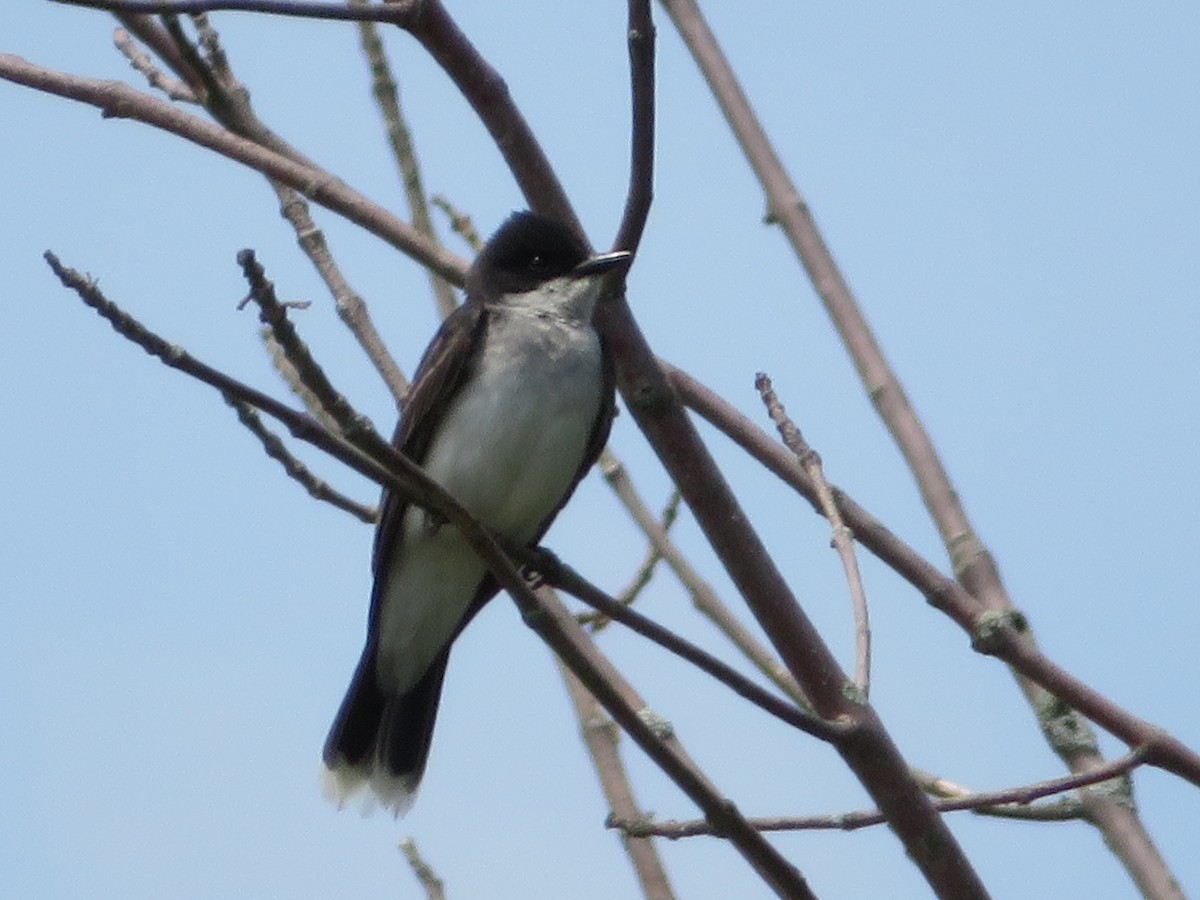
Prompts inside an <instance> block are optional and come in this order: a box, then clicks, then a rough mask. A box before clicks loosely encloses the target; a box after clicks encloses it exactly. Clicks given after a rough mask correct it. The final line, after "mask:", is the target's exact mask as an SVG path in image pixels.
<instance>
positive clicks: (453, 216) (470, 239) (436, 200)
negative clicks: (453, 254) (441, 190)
mask: <svg viewBox="0 0 1200 900" xmlns="http://www.w3.org/2000/svg"><path fill="white" fill-rule="evenodd" d="M430 202H431V203H432V204H433V205H434V206H436V207H437V208H438V209H440V210H441V211H442V212H444V213H445V214H446V216H447V217H448V218H449V219H450V230H451V231H453V232H454V233H455V234H457V235H458V236H459V237H461V238H462V239H463V240H464V241H466V243H467V246H468V247H470V248H471V249H472V250H474V251H475V252H476V253H478V252H479V251H480V250H482V249H483V239H482V238H481V237H480V236H479V232H478V231H476V230H475V223H474V222H472V221H471V217H470V216H468V215H467V214H466V213H465V212H463V211H462V210H460V209H459V208H458V207H457V206H455V205H454V204H453V203H451V202H450V201H449V200H448V199H446V197H445V195H444V194H434V195H433V196H432V197H431V198H430Z"/></svg>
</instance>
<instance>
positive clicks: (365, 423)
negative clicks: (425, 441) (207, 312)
mask: <svg viewBox="0 0 1200 900" xmlns="http://www.w3.org/2000/svg"><path fill="white" fill-rule="evenodd" d="M237 261H238V265H239V266H241V267H242V273H243V274H244V275H245V278H246V281H247V282H248V283H249V285H250V295H249V296H248V297H247V298H246V299H245V300H243V301H242V305H244V304H246V303H247V302H250V301H253V302H254V303H256V304H257V305H258V308H259V315H258V317H259V320H260V321H261V322H262V323H263V324H264V325H266V326H267V327H268V328H269V329H270V330H271V336H272V337H273V338H274V339H275V341H276V342H277V343H278V344H279V346H280V348H281V349H282V350H283V354H284V356H285V357H287V360H288V363H290V364H291V366H292V368H294V369H295V371H296V375H297V377H298V378H299V379H300V382H301V383H302V384H303V385H304V386H305V387H306V388H308V390H309V391H311V392H312V394H313V396H314V398H315V400H316V403H317V405H319V406H320V407H321V409H323V410H324V411H325V412H327V413H328V414H329V415H330V416H331V417H332V418H333V420H334V422H335V423H337V430H338V432H339V433H340V434H342V435H343V436H344V437H345V438H346V440H348V441H349V442H350V443H351V444H354V445H355V446H356V447H358V448H359V449H360V450H362V451H363V452H365V453H368V454H371V455H373V456H375V457H376V458H380V457H382V456H384V455H385V454H386V451H385V450H384V448H388V449H390V448H391V445H390V444H389V443H388V442H387V441H385V440H384V439H383V437H382V436H380V434H379V433H378V432H377V431H376V430H375V428H374V426H373V425H372V424H371V422H370V420H369V419H367V417H366V416H364V415H362V414H361V413H359V412H358V411H357V410H356V409H354V407H353V406H351V405H350V401H349V400H347V399H346V397H345V396H344V395H343V394H341V393H339V392H338V390H337V389H336V388H334V386H333V384H332V382H330V380H329V378H328V377H327V376H326V375H325V370H324V369H322V368H321V366H320V364H319V363H318V362H317V361H316V359H314V358H313V356H312V354H311V353H309V351H308V346H307V345H306V344H305V343H304V341H302V340H301V339H300V335H299V334H298V333H297V331H296V328H295V326H294V325H292V322H291V320H290V319H289V318H288V316H287V305H286V304H283V303H280V302H279V300H278V298H277V297H276V296H275V285H274V284H272V283H271V282H270V281H269V280H268V279H267V277H266V273H265V272H264V271H263V267H262V266H261V265H260V264H259V262H258V260H257V259H256V258H255V256H254V251H253V250H241V251H239V252H238V255H237Z"/></svg>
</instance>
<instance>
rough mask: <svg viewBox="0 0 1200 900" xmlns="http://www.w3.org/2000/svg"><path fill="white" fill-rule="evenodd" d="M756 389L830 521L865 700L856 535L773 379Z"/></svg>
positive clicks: (863, 604) (866, 664)
mask: <svg viewBox="0 0 1200 900" xmlns="http://www.w3.org/2000/svg"><path fill="white" fill-rule="evenodd" d="M754 387H755V388H756V389H757V390H758V393H759V395H760V396H761V397H762V401H763V404H764V405H765V406H766V407H767V414H768V415H769V416H770V417H771V421H772V422H774V423H775V427H776V428H778V429H779V435H780V437H782V438H783V443H784V444H785V445H786V446H787V448H788V449H789V450H791V451H792V453H794V454H796V461H797V462H799V463H800V468H802V469H803V470H804V471H805V472H807V473H808V477H809V478H811V479H812V482H813V485H814V486H815V487H816V490H817V497H818V498H819V499H820V501H821V513H822V515H824V516H825V518H826V519H828V520H829V524H830V527H832V529H833V546H834V549H836V550H837V553H838V556H839V557H840V558H841V560H842V568H843V569H844V570H845V573H846V583H847V584H848V585H849V586H850V605H851V608H852V609H853V610H854V685H855V687H857V688H858V689H859V690H860V691H862V693H863V696H864V697H867V696H869V695H870V693H871V621H870V617H869V616H868V613H867V593H866V591H865V590H863V583H862V573H861V572H859V570H858V560H857V559H856V558H855V556H854V533H853V532H852V531H851V530H850V529H849V528H848V527H847V526H846V523H845V522H843V521H842V514H841V513H840V512H838V508H837V504H836V503H835V502H834V500H833V491H832V490H830V488H829V482H827V481H826V480H825V472H824V471H823V468H822V466H821V457H820V456H819V455H818V454H817V451H816V450H814V449H813V448H812V447H810V446H809V445H808V442H807V441H806V440H804V435H803V434H801V433H800V429H799V428H797V427H796V423H795V422H793V421H792V420H791V419H790V418H788V414H787V410H785V409H784V408H783V403H782V402H781V401H780V399H779V398H778V397H777V396H776V395H775V389H774V388H773V387H772V386H771V379H770V378H768V377H767V376H766V375H765V374H763V373H762V372H759V373H758V377H757V378H755V380H754Z"/></svg>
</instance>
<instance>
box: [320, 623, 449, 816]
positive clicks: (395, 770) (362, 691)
mask: <svg viewBox="0 0 1200 900" xmlns="http://www.w3.org/2000/svg"><path fill="white" fill-rule="evenodd" d="M449 656H450V649H449V647H447V648H446V650H445V651H444V652H443V653H442V654H441V655H440V656H438V658H437V659H435V660H434V661H433V665H431V666H430V667H429V671H427V672H426V673H425V674H424V675H423V676H422V678H421V680H420V681H418V682H417V683H416V684H415V685H413V686H412V688H411V689H409V690H408V691H407V692H405V693H403V694H399V695H389V694H387V693H385V692H384V691H383V690H382V689H381V688H380V686H379V679H378V677H377V675H376V674H375V650H374V648H373V647H371V646H369V645H368V647H367V649H366V650H364V651H363V655H362V659H360V660H359V662H358V668H357V669H355V671H354V678H353V679H352V680H351V682H350V689H349V690H348V691H347V692H346V699H345V700H343V701H342V706H341V709H339V710H338V714H337V718H335V719H334V720H333V727H332V728H331V729H330V730H329V737H328V738H326V739H325V750H324V753H323V754H322V756H323V759H324V761H325V767H326V768H327V769H328V770H329V775H330V776H331V778H330V785H329V787H330V788H331V792H332V794H333V798H332V799H334V800H335V801H336V802H337V803H338V805H339V806H341V805H343V804H344V803H345V802H346V801H347V800H348V799H349V798H350V796H351V795H352V794H354V793H356V792H357V791H358V789H359V788H361V787H362V786H363V785H366V786H367V787H368V788H369V789H370V791H371V793H372V794H374V795H375V797H376V799H377V800H378V801H379V803H380V804H381V805H382V806H384V807H385V808H387V809H390V810H392V812H394V813H395V814H396V815H401V814H403V813H404V812H405V811H407V809H408V807H409V806H411V805H412V801H413V797H414V795H415V794H416V791H417V786H418V785H419V784H420V782H421V775H422V774H424V772H425V762H426V760H427V759H428V758H429V744H430V741H431V740H432V739H433V725H434V722H436V721H437V711H438V699H439V697H440V696H441V693H442V680H443V678H444V677H445V675H446V662H447V660H448V659H449Z"/></svg>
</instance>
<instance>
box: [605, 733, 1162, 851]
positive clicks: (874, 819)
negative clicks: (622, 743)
mask: <svg viewBox="0 0 1200 900" xmlns="http://www.w3.org/2000/svg"><path fill="white" fill-rule="evenodd" d="M1143 761H1144V750H1142V749H1138V750H1134V751H1133V752H1131V753H1128V754H1126V755H1125V756H1122V757H1121V758H1120V759H1117V760H1113V761H1112V762H1109V763H1105V765H1104V766H1102V767H1101V768H1098V769H1095V770H1093V771H1092V772H1088V773H1085V774H1082V775H1068V776H1064V777H1062V778H1052V779H1050V780H1048V781H1039V782H1037V783H1036V784H1030V785H1024V786H1022V787H1015V788H1008V789H1007V790H1002V791H991V792H989V793H981V794H971V795H968V796H965V797H955V798H952V799H944V800H938V801H936V802H935V804H934V805H935V806H936V807H937V809H938V811H939V812H957V811H960V810H972V811H976V812H980V813H987V814H1001V813H999V812H998V811H1000V810H1004V809H1006V808H1008V807H1016V808H1018V809H1020V808H1021V807H1026V806H1027V805H1028V804H1030V803H1032V802H1033V801H1034V800H1037V799H1039V798H1041V797H1049V796H1051V795H1053V794H1061V793H1063V792H1064V791H1072V790H1076V789H1079V788H1086V787H1089V786H1091V785H1096V784H1099V783H1101V782H1104V781H1110V780H1113V779H1121V780H1124V779H1126V778H1127V777H1128V774H1129V773H1130V772H1131V771H1133V769H1135V768H1136V767H1137V766H1139V765H1140V764H1141V763H1142V762H1143ZM748 821H749V822H750V824H751V825H753V826H754V827H755V828H758V829H759V830H761V831H818V830H823V831H828V830H831V829H833V830H839V831H856V830H857V829H859V828H868V827H870V826H872V825H882V824H883V823H884V822H886V821H887V819H886V818H885V817H884V815H883V814H882V813H881V812H879V811H878V810H859V811H856V812H848V813H839V814H835V815H830V816H799V817H791V816H778V817H772V818H757V817H755V818H751V819H749V820H748ZM608 825H609V827H610V828H619V829H621V830H622V831H624V832H625V833H626V834H628V835H630V836H636V837H649V836H655V837H666V838H671V839H676V838H684V837H696V836H698V835H717V834H718V832H716V831H714V830H713V829H712V827H711V825H709V823H707V822H653V821H646V820H640V821H639V820H633V821H621V820H619V819H616V818H610V819H609V822H608Z"/></svg>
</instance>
